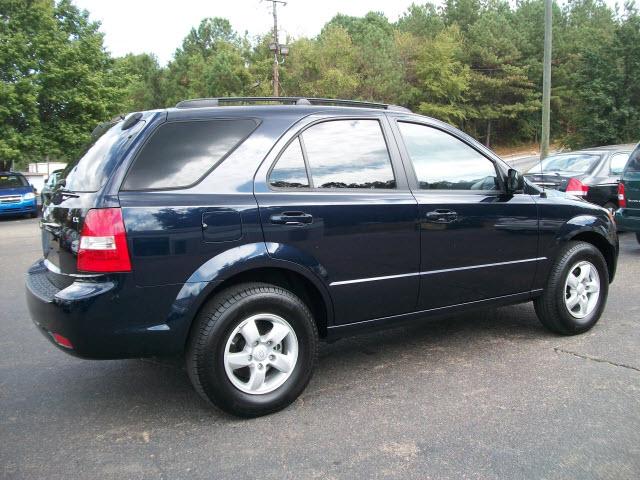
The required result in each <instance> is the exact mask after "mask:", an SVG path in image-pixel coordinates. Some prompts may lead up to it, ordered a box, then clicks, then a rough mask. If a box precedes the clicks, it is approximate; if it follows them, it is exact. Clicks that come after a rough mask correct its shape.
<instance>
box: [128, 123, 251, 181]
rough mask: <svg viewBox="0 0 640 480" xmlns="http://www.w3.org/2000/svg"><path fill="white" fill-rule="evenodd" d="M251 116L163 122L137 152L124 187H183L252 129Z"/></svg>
mask: <svg viewBox="0 0 640 480" xmlns="http://www.w3.org/2000/svg"><path fill="white" fill-rule="evenodd" d="M255 128H256V122H255V121H254V120H212V121H193V122H174V123H167V124H165V125H162V126H161V127H160V128H158V130H157V131H156V132H155V133H154V134H153V136H152V137H151V139H150V140H149V141H148V142H147V143H146V145H145V146H144V148H143V149H142V151H141V152H140V154H139V155H138V156H137V158H136V160H135V161H134V163H133V166H132V167H131V169H130V170H129V173H128V174H127V178H126V179H125V181H124V185H123V187H122V188H123V190H154V189H167V188H184V187H188V186H190V185H193V184H194V183H196V182H198V181H199V180H200V179H201V178H202V177H204V176H205V175H206V174H207V173H209V172H210V171H211V170H212V169H213V168H214V167H215V166H216V165H217V164H218V162H219V161H220V160H222V159H223V158H224V157H225V156H226V155H227V154H228V153H229V152H231V151H232V150H233V149H234V148H235V147H236V146H237V145H238V144H239V143H240V142H242V141H243V140H244V139H245V138H246V137H247V136H248V135H249V134H250V133H251V132H252V131H253V130H254V129H255Z"/></svg>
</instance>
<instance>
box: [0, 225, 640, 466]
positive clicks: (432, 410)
mask: <svg viewBox="0 0 640 480" xmlns="http://www.w3.org/2000/svg"><path fill="white" fill-rule="evenodd" d="M39 255H40V240H39V233H38V229H37V221H35V220H0V258H1V262H2V270H1V271H2V275H1V276H0V302H2V309H1V310H0V478H1V479H14V478H15V479H41V478H48V479H75V478H78V479H86V478H100V479H125V478H126V479H182V478H194V479H214V478H215V479H218V478H233V479H243V478H248V479H249V478H257V477H260V478H261V479H271V478H273V479H300V478H328V479H332V478H336V479H337V478H345V479H352V478H371V479H375V478H402V479H412V478H416V479H430V478H432V479H445V478H452V479H460V478H467V479H493V478H496V479H497V478H509V479H520V478H546V479H566V478H576V479H609V478H610V479H637V478H638V477H640V329H639V327H640V245H638V243H637V242H636V241H635V237H634V236H633V235H629V234H627V235H623V236H622V237H621V257H620V263H619V270H618V275H617V278H616V281H615V282H614V284H613V285H612V287H611V290H610V297H609V303H608V305H607V308H606V310H605V313H604V316H603V318H602V319H601V321H600V323H599V324H598V325H596V327H595V328H594V329H592V330H591V331H590V332H587V333H586V334H584V335H580V336H575V337H559V336H557V335H553V334H551V333H548V332H547V331H545V330H544V329H543V328H542V327H541V326H540V324H539V323H538V321H537V319H536V317H535V314H534V311H533V307H532V305H531V304H522V305H517V306H512V307H504V308H498V309H487V310H482V311H479V312H473V313H466V314H463V315H456V316H452V317H449V318H447V319H442V320H438V321H435V322H428V323H423V324H416V325H412V326H407V327H399V328H395V329H392V330H387V331H382V332H376V333H370V334H366V335H361V336H358V337H351V338H347V339H342V340H340V341H338V342H336V343H332V344H325V345H322V347H321V351H320V361H319V365H318V368H317V370H316V373H315V376H314V378H313V380H312V382H311V384H310V385H309V387H308V388H307V390H306V391H305V392H304V394H303V395H302V396H301V398H300V399H299V400H298V401H297V402H296V403H294V405H292V406H291V407H290V408H288V409H286V410H284V411H282V412H279V413H277V414H274V415H271V416H268V417H263V418H259V419H255V420H239V419H236V418H233V417H230V416H227V415H224V414H222V413H220V412H218V411H216V410H212V409H210V408H208V407H207V406H206V405H205V404H204V403H203V402H202V401H201V400H200V399H199V397H198V396H197V394H196V393H195V392H194V391H193V389H192V388H191V386H190V384H189V380H188V378H187V375H186V373H185V372H184V370H183V369H182V367H181V363H180V362H179V361H178V360H156V359H148V360H123V361H87V360H79V359H76V358H73V357H70V356H67V355H64V354H63V353H61V352H59V351H57V350H55V349H54V348H53V347H52V346H51V345H50V344H49V343H48V342H47V341H46V340H45V339H44V338H42V337H41V335H40V333H38V332H37V331H36V329H35V327H34V326H33V325H32V324H31V321H30V320H29V318H28V314H27V310H26V305H25V302H24V295H23V274H24V272H25V270H26V268H27V267H28V266H29V265H30V264H31V263H32V262H33V261H34V260H35V259H36V258H37V257H38V256H39Z"/></svg>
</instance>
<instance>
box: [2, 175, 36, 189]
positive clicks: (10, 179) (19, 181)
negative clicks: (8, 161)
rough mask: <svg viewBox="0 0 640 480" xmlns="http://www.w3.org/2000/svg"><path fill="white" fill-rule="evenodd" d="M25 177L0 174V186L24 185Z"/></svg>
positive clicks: (25, 184) (26, 183) (25, 183)
mask: <svg viewBox="0 0 640 480" xmlns="http://www.w3.org/2000/svg"><path fill="white" fill-rule="evenodd" d="M27 185H29V183H28V182H27V179H26V178H24V177H23V176H22V175H0V188H15V187H26V186H27Z"/></svg>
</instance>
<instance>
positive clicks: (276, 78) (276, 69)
mask: <svg viewBox="0 0 640 480" xmlns="http://www.w3.org/2000/svg"><path fill="white" fill-rule="evenodd" d="M269 1H270V2H271V3H272V4H273V43H272V44H271V45H269V50H271V51H272V52H273V96H274V97H279V96H280V62H279V61H278V53H283V54H284V55H286V53H284V52H281V50H282V48H281V47H282V46H281V45H280V42H279V41H278V10H277V7H278V3H281V4H282V6H285V5H286V4H287V2H283V1H282V0H269ZM287 53H288V49H287Z"/></svg>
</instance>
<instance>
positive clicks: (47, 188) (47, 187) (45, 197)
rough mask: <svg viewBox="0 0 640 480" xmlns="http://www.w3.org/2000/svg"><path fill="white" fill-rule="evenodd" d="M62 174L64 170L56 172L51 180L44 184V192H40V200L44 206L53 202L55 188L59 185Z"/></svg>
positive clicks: (50, 177) (52, 174) (50, 176)
mask: <svg viewBox="0 0 640 480" xmlns="http://www.w3.org/2000/svg"><path fill="white" fill-rule="evenodd" d="M61 174H62V169H60V170H54V171H53V172H52V173H51V175H49V178H47V180H46V181H45V183H44V187H42V192H40V200H41V201H42V205H45V204H47V203H49V200H51V193H52V192H53V190H54V188H55V187H56V185H57V184H58V180H59V179H60V175H61Z"/></svg>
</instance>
